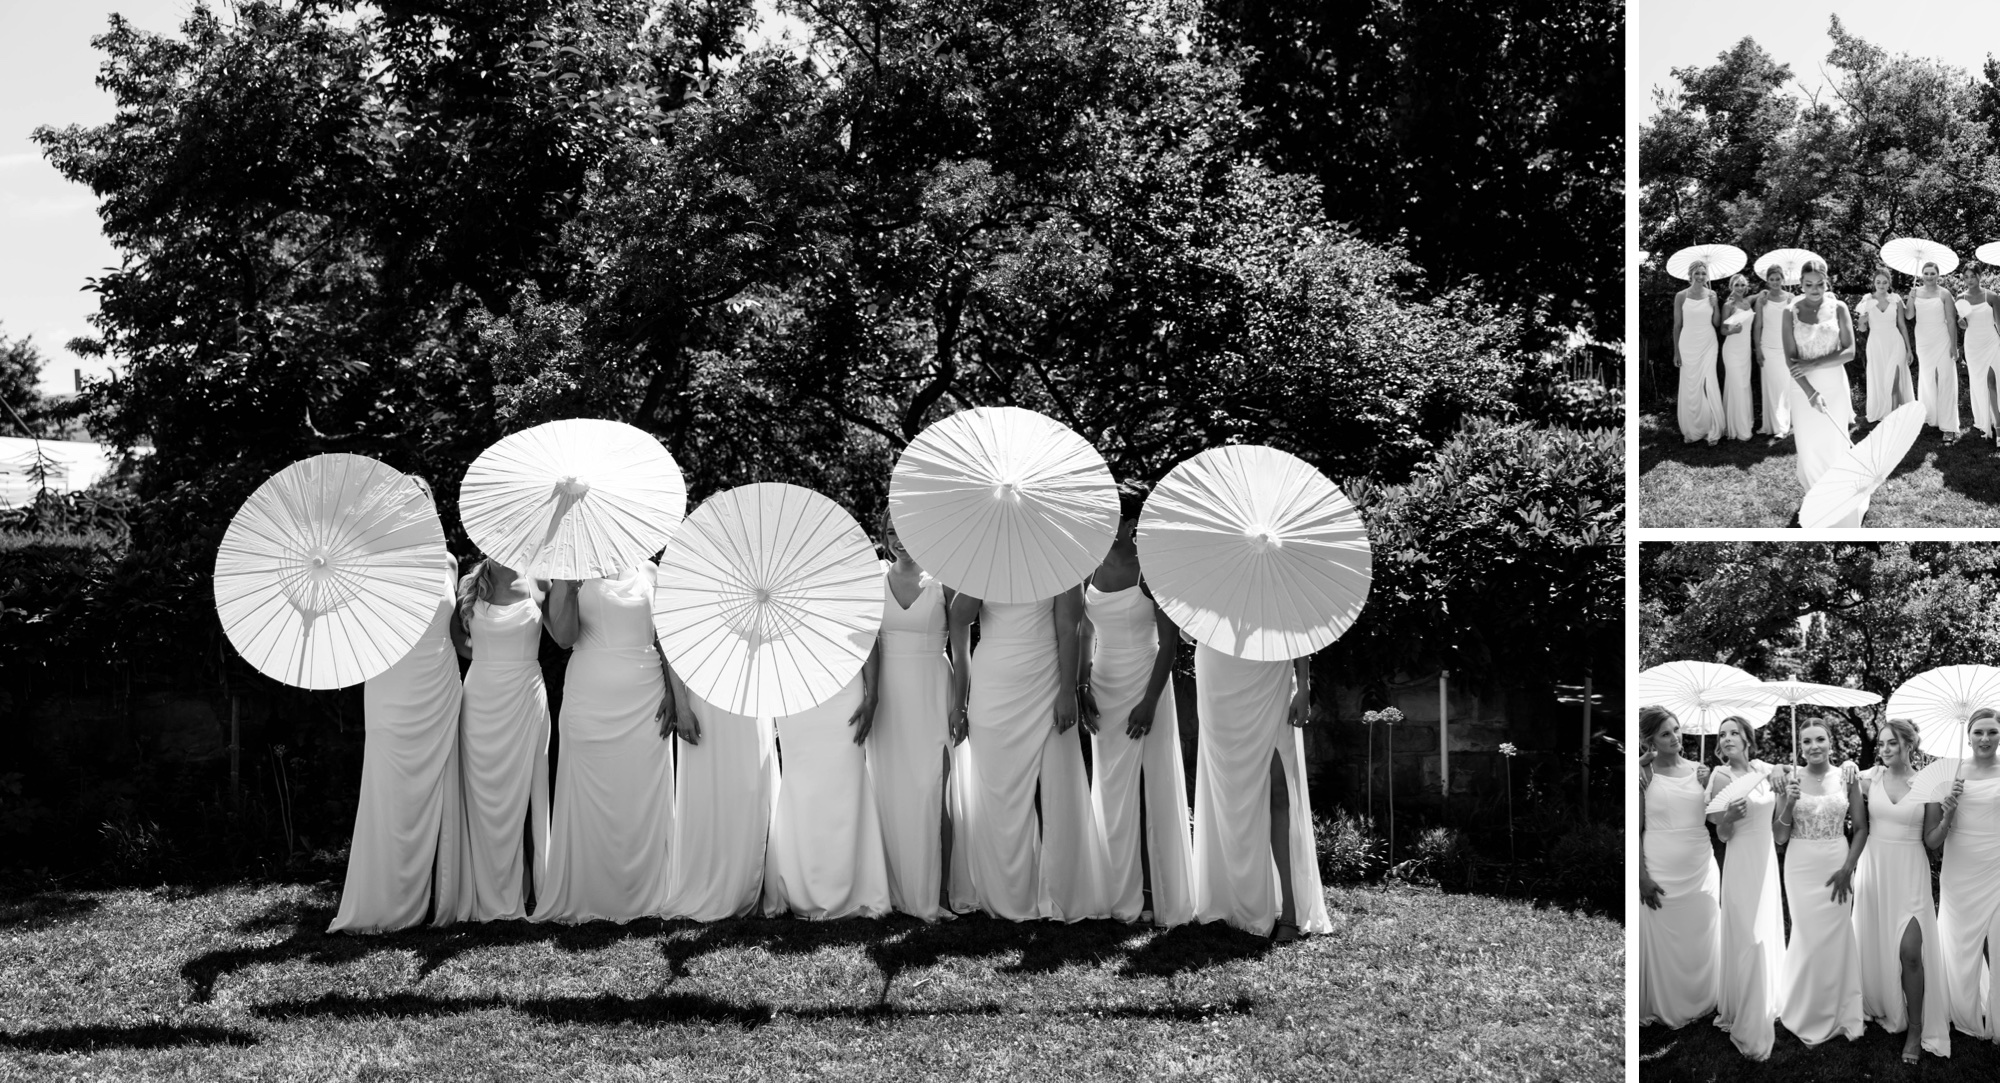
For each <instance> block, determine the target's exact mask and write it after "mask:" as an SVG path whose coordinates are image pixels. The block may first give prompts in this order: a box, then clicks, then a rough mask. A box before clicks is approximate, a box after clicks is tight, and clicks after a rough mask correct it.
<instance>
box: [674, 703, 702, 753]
mask: <svg viewBox="0 0 2000 1083" xmlns="http://www.w3.org/2000/svg"><path fill="white" fill-rule="evenodd" d="M674 732H675V733H677V734H679V735H680V738H681V740H683V741H686V742H687V743H688V744H691V745H698V744H700V743H701V719H699V718H696V717H695V716H694V712H693V711H675V712H674Z"/></svg>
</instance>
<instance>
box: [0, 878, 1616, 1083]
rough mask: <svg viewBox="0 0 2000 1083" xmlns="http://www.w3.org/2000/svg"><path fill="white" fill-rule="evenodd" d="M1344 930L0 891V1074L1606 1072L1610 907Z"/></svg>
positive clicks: (1413, 893)
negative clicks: (448, 913)
mask: <svg viewBox="0 0 2000 1083" xmlns="http://www.w3.org/2000/svg"><path fill="white" fill-rule="evenodd" d="M1327 897H1328V900H1329V904H1330V908H1331V911H1332V914H1333V920H1334V924H1335V931H1334V932H1333V933H1332V934H1331V935H1327V936H1318V937H1312V938H1309V939H1307V940H1305V941H1303V942H1301V943H1298V944H1295V945H1290V946H1286V947H1282V948H1274V947H1272V946H1270V945H1269V944H1268V943H1267V942H1266V941H1264V940H1262V939H1259V938H1253V937H1250V936H1246V935H1243V934H1240V933H1237V932H1234V931H1231V930H1228V929H1226V928H1224V927H1221V926H1201V927H1194V928H1182V929H1177V930H1174V931H1172V932H1166V933H1161V932H1157V931H1154V930H1151V929H1148V928H1140V927H1133V926H1125V925H1120V924H1116V923H1112V922H1085V923H1081V924H1078V925H1070V926H1064V925H1057V924H1053V923H1030V924H1022V925H1015V924H1009V923H1003V922H996V921H991V920H987V919H984V918H962V919H960V920H958V921H954V922H946V923H941V924H939V925H935V926H925V925H923V924H921V923H919V922H916V921H914V920H910V919H906V918H896V919H891V920H884V921H847V922H831V923H825V924H811V923H805V922H796V921H788V920H759V919H750V920H741V921H728V922H718V923H714V924H708V925H697V924H692V923H688V922H668V923H662V922H658V921H641V922H635V923H633V924H631V925H627V926H622V927H621V926H616V925H611V924H608V923H604V922H598V923H594V924H591V925H587V926H582V927H578V928H560V927H548V926H538V925H530V924H527V923H523V922H508V923H500V924H495V925H489V926H475V927H467V928H462V929H457V930H445V931H423V932H412V933H403V934H395V935H391V936H386V937H353V936H345V935H340V936H328V935H326V934H325V933H324V932H323V931H322V930H323V929H324V928H325V927H326V924H327V922H328V920H329V919H330V918H331V917H332V913H333V903H334V901H335V900H334V894H333V887H332V886H331V885H258V886H247V885H246V886H235V887H228V888H223V889H218V890H213V891H209V892H205V893H198V894H190V893H187V892H182V891H173V890H166V889H162V890H159V891H152V892H148V891H135V890H125V891H111V892H47V891H45V892H41V893H39V894H33V895H27V896H21V897H17V898H16V899H15V900H14V901H13V902H11V903H8V904H5V905H4V906H0V1031H4V1033H0V1075H5V1076H8V1077H11V1078H52V1079H62V1078H78V1079H133V1078H253V1079H288V1080H309V1079H369V1080H399V1079H408V1080H419V1079H425V1080H429V1079H474V1078H477V1079H540V1078H563V1079H593V1080H594V1079H606V1080H611V1079H618V1080H623V1079H631V1080H639V1079H647V1080H651V1079H680V1078H724V1079H824V1078H852V1079H909V1078H927V1077H928V1078H946V1079H953V1080H974V1079H994V1080H1010V1081H1012V1080H1026V1079H1132V1078H1147V1079H1158V1078H1185V1079H1231V1078H1233V1079H1243V1080H1253V1079H1256V1080H1262V1079H1298V1080H1313V1081H1320V1080H1329V1079H1363V1078H1383V1079H1387V1078H1399V1079H1419V1080H1421V1079H1437V1080H1444V1079H1453V1080H1457V1079H1561V1080H1588V1079H1604V1080H1614V1079H1622V1078H1623V1051H1624V1041H1623V1033H1624V1023H1623V1019H1624V961H1625V956H1624V927H1623V926H1622V925H1621V924H1620V923H1619V922H1617V921H1616V920H1613V919H1610V918H1606V917H1602V916H1592V915H1586V914H1581V913H1576V912H1571V911H1564V910H1561V909H1553V908H1538V907H1536V906H1534V905H1532V904H1529V903H1526V902H1522V901H1518V900H1511V899H1496V898H1488V897H1484V896H1478V895H1457V894H1444V893H1440V892H1437V891H1433V890H1429V889H1422V888H1414V887H1408V886H1402V885H1396V886H1383V887H1363V888H1352V889H1347V888H1332V889H1329V890H1328V893H1327Z"/></svg>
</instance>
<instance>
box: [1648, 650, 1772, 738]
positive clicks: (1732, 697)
mask: <svg viewBox="0 0 2000 1083" xmlns="http://www.w3.org/2000/svg"><path fill="white" fill-rule="evenodd" d="M1639 702H1640V704H1642V705H1645V706H1659V707H1665V708H1666V709H1667V710H1669V711H1672V712H1673V713H1674V717H1675V718H1676V719H1678V720H1679V721H1680V724H1681V732H1682V733H1692V734H1697V735H1699V734H1709V733H1714V732H1715V731H1716V729H1717V727H1719V726H1720V725H1721V724H1722V720H1723V719H1725V718H1728V717H1729V716H1730V715H1733V714H1740V715H1744V716H1745V721H1747V722H1749V723H1750V728H1751V729H1762V728H1763V727H1764V725H1765V724H1767V723H1769V722H1770V719H1768V718H1766V719H1764V721H1763V722H1759V721H1758V720H1757V718H1756V717H1752V716H1753V715H1761V712H1755V711H1754V710H1753V708H1756V707H1761V706H1769V705H1770V704H1773V703H1776V702H1777V700H1775V699H1773V698H1772V697H1771V694H1770V693H1769V692H1766V691H1765V690H1764V682H1762V681H1759V680H1758V679H1757V678H1755V677H1752V676H1751V675H1749V674H1748V673H1745V672H1743V671H1742V670H1740V669H1737V668H1736V667H1735V666H1725V665H1723V664H1721V663H1719V662H1691V661H1690V662H1667V663H1665V664H1663V665H1657V666H1654V667H1653V668H1651V669H1648V670H1645V671H1643V672H1641V673H1640V674H1639Z"/></svg>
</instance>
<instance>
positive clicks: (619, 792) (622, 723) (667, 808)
mask: <svg viewBox="0 0 2000 1083" xmlns="http://www.w3.org/2000/svg"><path fill="white" fill-rule="evenodd" d="M653 583H654V567H653V563H652V562H651V561H648V560H641V561H639V562H637V563H636V564H634V565H633V566H632V567H630V568H626V569H625V570H624V571H622V572H620V573H619V574H618V575H617V576H615V577H611V578H600V579H591V580H588V581H586V582H583V583H578V582H576V581H574V580H557V581H556V583H555V585H554V586H553V588H552V589H551V590H550V593H549V610H548V625H549V638H551V639H553V640H555V641H556V645H557V646H560V647H574V648H575V651H574V653H572V654H571V655H570V656H569V669H568V671H567V674H566V676H565V677H564V680H563V698H562V714H561V715H560V716H559V717H558V718H557V719H556V723H557V726H558V727H559V732H560V733H561V734H562V746H561V750H562V755H561V757H560V758H559V760H558V761H557V767H558V771H557V774H556V779H555V804H554V812H553V814H552V816H551V819H550V831H549V860H548V865H547V869H548V887H547V889H546V891H545V893H544V897H543V898H542V900H541V902H540V904H539V905H538V906H536V908H535V920H536V921H565V922H583V921H592V920H596V919H598V918H604V919H606V920H609V921H616V922H621V923H622V922H627V921H631V920H632V919H633V918H637V917H644V916H646V915H648V914H656V913H658V912H659V911H660V909H661V907H662V906H663V905H665V903H666V890H667V842H668V840H669V839H670V838H672V837H673V820H674V760H673V743H672V741H671V740H670V739H669V734H670V733H671V732H672V731H671V727H670V726H669V725H668V721H669V720H670V719H671V718H672V717H673V707H674V702H673V699H672V698H671V697H670V696H669V695H668V693H667V679H666V668H667V663H666V656H665V655H664V654H662V653H661V652H660V647H659V643H658V642H657V640H656V638H655V636H654V633H653Z"/></svg>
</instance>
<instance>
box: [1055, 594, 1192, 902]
mask: <svg viewBox="0 0 2000 1083" xmlns="http://www.w3.org/2000/svg"><path fill="white" fill-rule="evenodd" d="M1083 604H1084V612H1085V613H1086V614H1087V615H1088V616H1089V617H1090V623H1091V626H1092V628H1094V629H1095V639H1094V642H1093V643H1092V645H1091V656H1090V689H1091V693H1092V694H1093V695H1094V696H1095V697H1096V699H1097V710H1098V720H1099V725H1098V730H1097V734H1096V735H1095V736H1093V737H1092V738H1091V751H1092V757H1091V767H1092V773H1093V777H1092V778H1091V785H1090V797H1091V802H1092V804H1093V805H1094V806H1095V809H1096V812H1097V820H1098V823H1099V824H1100V825H1102V828H1103V831H1104V842H1105V847H1106V849H1107V850H1108V852H1109V859H1110V867H1109V875H1108V876H1107V880H1108V884H1109V887H1110V891H1111V916H1112V917H1115V918H1117V919H1118V920H1120V921H1137V920H1138V918H1139V915H1140V913H1141V912H1143V910H1144V909H1145V888H1146V887H1147V886H1148V885H1147V884H1145V883H1144V882H1143V880H1142V878H1141V876H1140V860H1139V844H1140V831H1139V821H1140V806H1141V805H1142V804H1143V805H1144V806H1145V816H1144V818H1145V826H1146V829H1145V844H1146V868H1147V871H1149V872H1150V873H1151V874H1152V876H1151V879H1152V884H1151V885H1150V886H1151V887H1152V889H1153V922H1154V924H1156V925H1182V924H1185V923H1187V922H1188V921H1189V920H1191V919H1192V918H1193V917H1194V882H1193V881H1194V844H1193V842H1192V840H1191V838H1190V836H1189V833H1188V803H1187V782H1186V777H1187V776H1186V775H1185V774H1184V773H1183V768H1182V766H1181V735H1180V722H1179V717H1178V715H1177V714H1176V712H1175V709H1174V684H1173V681H1171V680H1169V681H1168V682H1167V684H1166V687H1165V688H1163V689H1161V691H1160V699H1159V702H1158V703H1157V704H1156V705H1155V707H1154V709H1153V719H1152V729H1150V730H1148V731H1147V733H1146V736H1144V737H1142V738H1139V739H1138V740H1133V739H1132V738H1130V737H1127V736H1126V735H1125V726H1126V722H1127V719H1128V718H1129V717H1130V716H1131V713H1132V710H1133V708H1134V707H1136V706H1137V705H1138V703H1139V699H1140V697H1141V696H1143V695H1145V693H1146V683H1147V681H1148V680H1149V679H1150V678H1151V676H1152V672H1153V662H1154V660H1155V659H1156V658H1157V657H1158V656H1159V631H1158V628H1159V626H1158V625H1157V624H1156V623H1155V622H1154V619H1153V600H1152V599H1151V598H1148V597H1146V594H1145V592H1144V591H1142V590H1140V589H1139V585H1138V584H1136V583H1134V584H1133V585H1132V586H1129V587H1126V588H1125V589H1124V590H1116V591H1102V590H1098V589H1097V588H1096V587H1095V586H1092V585H1088V584H1086V585H1085V586H1084V588H1083Z"/></svg>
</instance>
